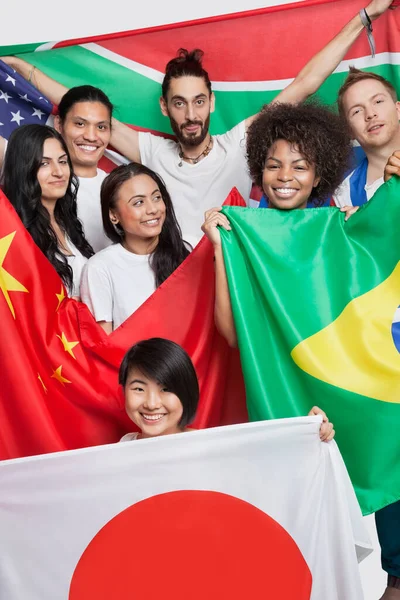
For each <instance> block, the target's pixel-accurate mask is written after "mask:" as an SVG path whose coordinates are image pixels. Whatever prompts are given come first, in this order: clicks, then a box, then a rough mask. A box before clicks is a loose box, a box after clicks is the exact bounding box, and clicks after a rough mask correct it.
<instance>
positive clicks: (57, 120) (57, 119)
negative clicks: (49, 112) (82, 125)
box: [54, 115, 62, 133]
mask: <svg viewBox="0 0 400 600" xmlns="http://www.w3.org/2000/svg"><path fill="white" fill-rule="evenodd" d="M54 129H55V130H56V131H58V133H62V123H61V119H60V117H59V116H58V115H56V116H55V117H54Z"/></svg>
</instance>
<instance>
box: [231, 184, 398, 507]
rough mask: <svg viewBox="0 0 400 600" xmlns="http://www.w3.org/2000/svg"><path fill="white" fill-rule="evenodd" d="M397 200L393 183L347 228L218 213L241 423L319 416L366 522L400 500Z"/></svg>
mask: <svg viewBox="0 0 400 600" xmlns="http://www.w3.org/2000/svg"><path fill="white" fill-rule="evenodd" d="M399 195H400V178H397V177H393V178H392V179H391V180H390V181H389V182H388V183H387V184H386V185H384V186H382V187H381V188H380V189H379V190H378V192H377V193H376V194H375V196H374V198H373V199H372V200H371V201H370V202H369V203H368V204H367V205H365V206H364V207H362V208H361V209H360V210H359V211H358V212H357V213H356V214H355V215H353V216H352V217H351V218H350V219H349V220H348V221H347V222H345V221H344V215H343V213H340V211H339V210H338V209H336V208H323V209H318V210H312V209H310V210H304V211H303V210H297V211H296V210H294V211H290V212H285V211H276V210H268V211H257V212H255V211H254V210H245V211H244V210H241V209H230V208H226V209H224V212H225V213H226V214H227V216H228V218H229V220H230V222H231V225H232V228H233V229H232V232H225V231H222V234H223V250H224V256H225V261H226V268H227V274H228V279H229V286H230V293H231V298H232V307H233V312H234V318H235V323H236V329H237V334H238V341H239V348H240V353H241V359H242V368H243V374H244V378H245V384H246V391H247V403H248V410H249V416H250V418H251V419H252V420H258V419H271V418H276V417H287V416H294V415H300V414H304V413H305V411H307V410H308V409H309V408H310V407H311V406H312V405H314V404H316V405H318V406H320V407H322V408H323V409H324V410H325V411H326V413H327V414H328V415H329V418H330V420H331V421H332V422H333V423H334V424H335V429H336V432H337V442H338V444H339V447H340V450H341V452H342V454H343V457H344V460H345V462H346V466H347V468H348V470H349V473H350V477H351V479H352V481H353V484H354V486H355V489H356V492H357V495H358V499H359V501H360V504H361V507H362V509H363V511H364V512H365V513H369V512H373V511H375V510H378V509H379V508H382V507H383V506H385V505H386V504H390V503H392V502H394V501H396V500H398V499H399V498H400V469H399V464H398V461H399V456H400V436H399V429H400V354H399V352H400V340H399V320H400V319H399V310H398V307H399V305H400V240H399V235H398V223H399V219H400V202H399ZM260 212H261V213H262V214H261V215H260Z"/></svg>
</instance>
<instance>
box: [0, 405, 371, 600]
mask: <svg viewBox="0 0 400 600" xmlns="http://www.w3.org/2000/svg"><path fill="white" fill-rule="evenodd" d="M320 422H321V421H320V417H304V418H295V419H281V420H276V421H269V422H259V423H249V424H244V425H234V426H230V427H218V428H215V429H208V430H203V431H196V432H190V433H189V432H188V433H184V434H177V435H168V436H164V437H161V438H153V439H144V440H136V441H131V442H127V443H121V444H114V445H108V446H101V447H94V448H87V449H83V450H73V451H69V452H60V453H55V454H48V455H43V456H37V457H29V458H23V459H17V460H10V461H4V462H3V463H1V464H0V489H1V499H0V532H1V535H0V582H1V583H0V586H1V592H0V596H1V598H4V599H7V600H21V599H24V600H117V599H118V600H120V599H125V598H129V599H130V600H131V599H140V600H188V599H190V600H200V599H201V600H204V599H207V600H223V599H228V598H229V599H230V600H236V599H237V600H239V599H243V598H249V599H250V598H251V599H252V600H253V599H256V598H263V599H264V598H266V599H267V598H271V599H272V598H273V599H274V600H276V599H278V598H279V600H289V599H290V600H292V599H293V598H296V600H306V599H307V600H308V599H310V598H311V599H313V600H321V599H322V598H323V599H324V600H344V599H351V600H358V599H360V600H361V599H362V597H363V595H362V588H361V583H360V578H359V572H358V564H357V561H358V560H360V559H362V558H364V557H365V556H367V555H368V554H369V552H370V548H371V547H370V544H369V540H368V536H367V534H366V532H365V530H364V526H363V523H362V517H361V512H360V510H359V507H358V504H357V500H356V497H355V495H354V492H353V489H352V487H351V483H350V481H349V478H348V475H347V472H346V469H345V467H344V464H343V462H342V459H341V456H340V453H339V451H338V448H337V446H336V444H335V443H334V442H330V443H328V444H327V443H321V442H320V440H319V435H318V430H319V426H320Z"/></svg>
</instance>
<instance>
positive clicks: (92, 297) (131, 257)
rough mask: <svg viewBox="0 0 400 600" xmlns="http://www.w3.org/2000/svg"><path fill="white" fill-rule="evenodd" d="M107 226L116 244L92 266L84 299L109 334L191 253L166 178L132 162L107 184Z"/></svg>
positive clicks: (95, 258) (86, 273)
mask: <svg viewBox="0 0 400 600" xmlns="http://www.w3.org/2000/svg"><path fill="white" fill-rule="evenodd" d="M101 210H102V217H103V226H104V230H105V232H106V234H107V235H108V237H109V238H110V240H111V241H113V242H114V244H113V245H112V246H109V247H108V248H105V249H104V250H102V251H101V252H98V253H97V254H96V255H95V256H93V257H92V258H91V259H90V260H89V261H88V263H87V265H86V266H85V269H84V273H83V276H82V281H81V297H82V300H83V302H86V304H87V305H88V307H89V309H90V310H91V312H92V314H93V315H94V317H95V319H96V321H97V322H98V323H99V324H100V325H101V326H102V327H103V329H104V330H105V331H106V332H107V333H111V332H112V331H113V329H116V328H117V327H118V326H119V325H120V324H121V323H123V322H124V321H125V320H126V319H127V318H128V317H129V316H130V315H131V314H132V313H133V312H134V311H135V310H136V309H137V308H138V307H139V306H140V305H141V304H142V303H143V302H144V301H145V300H146V299H147V298H148V297H149V296H150V295H151V294H152V293H153V292H154V290H155V289H156V288H157V287H158V286H159V285H161V283H163V281H165V279H167V277H169V275H171V273H172V272H173V271H174V270H175V269H176V268H177V267H178V266H179V265H180V263H181V262H182V261H183V260H184V259H185V258H186V256H187V255H188V254H189V249H188V247H187V244H185V242H184V241H183V239H182V234H181V230H180V227H179V225H178V223H177V220H176V217H175V213H174V209H173V206H172V202H171V198H170V196H169V194H168V191H167V189H166V187H165V184H164V182H163V181H162V179H161V178H160V177H159V176H158V175H157V174H156V173H154V171H152V170H151V169H148V168H147V167H145V166H144V165H140V164H138V163H131V164H129V165H123V166H121V167H118V168H117V169H115V170H114V171H112V173H110V174H109V175H108V176H107V177H106V178H105V180H104V182H103V184H102V186H101Z"/></svg>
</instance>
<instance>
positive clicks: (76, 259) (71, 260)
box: [65, 237, 88, 296]
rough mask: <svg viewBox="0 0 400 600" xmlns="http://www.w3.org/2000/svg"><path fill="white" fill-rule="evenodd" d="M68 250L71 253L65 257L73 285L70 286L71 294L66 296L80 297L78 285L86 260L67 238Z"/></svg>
mask: <svg viewBox="0 0 400 600" xmlns="http://www.w3.org/2000/svg"><path fill="white" fill-rule="evenodd" d="M65 241H66V243H67V246H68V248H69V249H70V251H71V255H69V256H68V255H67V254H66V255H65V258H66V259H67V262H68V264H69V266H70V267H71V269H72V273H73V284H72V293H71V294H68V295H69V296H80V291H79V290H80V285H81V278H82V271H83V268H84V266H85V265H86V263H87V262H88V259H87V258H86V257H85V256H83V254H81V252H80V251H79V250H78V248H77V247H76V246H74V244H73V243H72V242H71V240H70V239H69V238H67V237H66V238H65Z"/></svg>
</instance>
